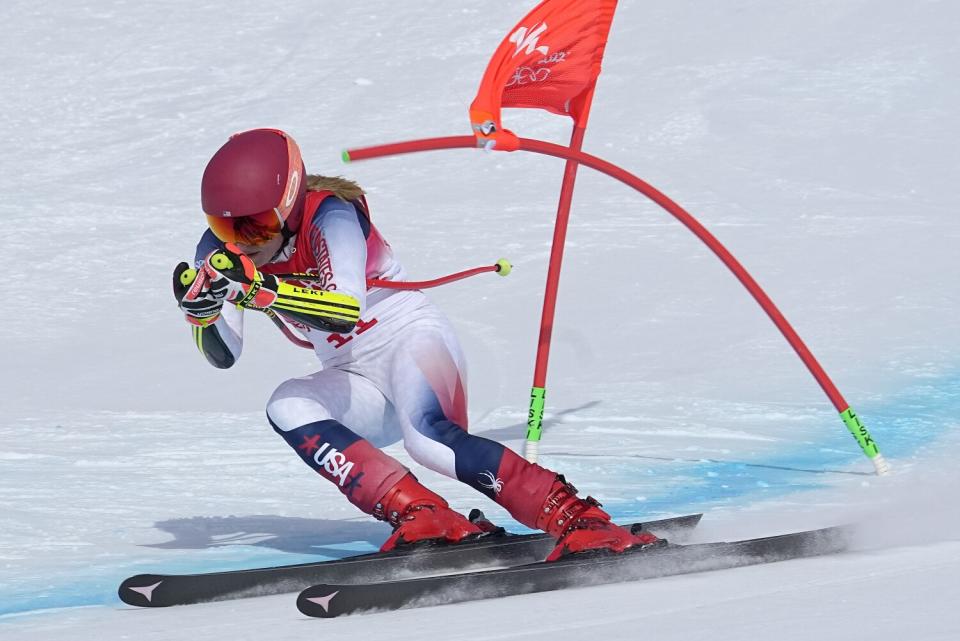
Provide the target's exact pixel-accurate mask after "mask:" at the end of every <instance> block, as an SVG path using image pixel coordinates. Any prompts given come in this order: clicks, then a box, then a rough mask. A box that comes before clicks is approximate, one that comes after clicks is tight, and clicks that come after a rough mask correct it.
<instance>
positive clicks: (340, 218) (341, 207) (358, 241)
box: [308, 196, 367, 315]
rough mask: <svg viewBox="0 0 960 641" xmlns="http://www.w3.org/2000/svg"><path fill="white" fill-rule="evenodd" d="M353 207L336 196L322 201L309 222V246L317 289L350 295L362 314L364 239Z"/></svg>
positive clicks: (365, 251)
mask: <svg viewBox="0 0 960 641" xmlns="http://www.w3.org/2000/svg"><path fill="white" fill-rule="evenodd" d="M362 216H363V214H361V213H359V212H358V211H357V209H356V207H354V206H353V204H351V203H349V202H345V201H343V200H340V199H339V198H336V197H332V196H331V197H329V198H327V199H326V200H324V201H323V202H322V203H321V204H320V207H319V208H318V209H317V213H316V214H314V216H313V219H312V220H311V221H310V227H309V230H308V233H309V234H310V247H311V249H312V251H313V257H314V260H315V261H316V263H317V267H318V268H319V274H320V282H319V287H320V288H321V289H325V290H327V291H337V292H340V293H341V294H346V295H348V296H351V297H352V298H353V299H354V300H356V301H357V303H358V304H359V307H360V314H361V315H362V314H363V312H364V310H365V308H366V298H367V239H366V235H365V234H364V228H363V226H362V224H361V220H360V219H361V217H362Z"/></svg>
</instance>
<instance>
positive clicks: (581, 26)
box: [470, 0, 617, 151]
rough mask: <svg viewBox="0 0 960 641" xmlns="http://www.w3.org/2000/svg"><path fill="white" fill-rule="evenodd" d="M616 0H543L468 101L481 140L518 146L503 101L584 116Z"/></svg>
mask: <svg viewBox="0 0 960 641" xmlns="http://www.w3.org/2000/svg"><path fill="white" fill-rule="evenodd" d="M616 7H617V0H544V1H543V2H541V3H540V4H538V5H537V6H536V7H534V8H533V10H532V11H531V12H530V13H528V14H527V15H526V16H525V17H524V18H523V19H522V20H521V21H520V22H518V23H517V25H516V26H515V27H514V28H513V29H512V30H511V31H510V33H509V35H507V37H506V38H505V39H504V40H503V42H501V43H500V46H499V47H497V50H496V51H495V52H494V54H493V57H492V58H491V59H490V63H489V64H488V65H487V70H486V71H485V72H484V74H483V79H482V80H481V81H480V89H479V90H478V91H477V95H476V97H475V98H474V99H473V103H472V104H471V105H470V124H471V126H472V127H473V132H474V135H475V136H476V138H477V146H479V147H489V146H491V143H493V146H494V147H495V148H496V149H498V150H500V151H514V150H516V149H517V145H518V143H517V138H516V136H515V135H514V134H513V133H512V132H510V131H509V130H506V129H503V127H502V125H501V122H500V109H501V108H503V107H515V108H537V109H546V110H547V111H550V112H552V113H555V114H560V115H567V116H570V117H571V118H573V119H574V120H575V121H576V122H578V123H580V122H582V121H585V120H586V117H587V115H588V114H587V112H588V110H589V100H588V99H587V98H588V96H590V94H591V92H592V90H593V85H594V83H595V82H596V79H597V76H598V75H599V74H600V61H601V60H602V59H603V51H604V48H605V47H606V45H607V36H608V35H609V33H610V23H611V22H612V21H613V13H614V11H615V10H616Z"/></svg>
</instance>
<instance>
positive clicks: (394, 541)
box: [373, 474, 483, 552]
mask: <svg viewBox="0 0 960 641" xmlns="http://www.w3.org/2000/svg"><path fill="white" fill-rule="evenodd" d="M373 516H374V517H375V518H377V519H379V520H381V521H387V522H388V523H390V525H392V526H393V534H392V535H391V536H390V538H389V539H387V541H386V543H384V544H383V545H382V546H381V547H380V551H381V552H387V551H389V550H393V549H395V548H397V547H399V546H402V545H411V544H413V543H418V542H420V541H445V542H447V543H456V542H457V541H462V540H463V539H465V538H468V537H474V536H480V535H481V534H482V533H483V530H482V529H480V528H479V527H477V526H476V525H474V524H473V523H471V522H470V521H468V520H467V518H466V517H465V516H463V515H462V514H460V513H459V512H455V511H453V510H451V509H450V506H449V505H447V502H446V501H444V500H443V498H442V497H440V496H438V495H437V494H434V493H433V492H431V491H430V490H428V489H427V488H425V487H424V486H423V485H421V484H420V481H418V480H417V477H415V476H414V475H413V474H407V475H406V476H404V477H403V478H402V479H400V481H399V482H397V484H396V485H394V486H393V487H391V488H390V489H389V490H387V493H386V494H384V496H383V498H382V499H380V501H378V502H377V505H376V508H374V512H373Z"/></svg>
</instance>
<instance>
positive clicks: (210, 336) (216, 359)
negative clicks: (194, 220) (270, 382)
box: [191, 229, 243, 369]
mask: <svg viewBox="0 0 960 641" xmlns="http://www.w3.org/2000/svg"><path fill="white" fill-rule="evenodd" d="M220 247H222V244H221V243H220V241H219V240H217V237H216V236H214V235H213V232H211V231H210V230H209V229H208V230H207V231H206V233H204V235H203V236H202V237H201V238H200V242H199V243H197V251H196V254H195V256H194V267H196V268H198V269H199V267H200V265H202V264H203V260H204V259H205V258H206V257H207V256H208V255H209V254H210V252H212V251H214V250H216V249H218V248H220ZM191 331H192V332H193V342H194V343H195V344H196V345H197V349H199V350H200V353H201V354H203V356H204V357H205V358H206V359H207V362H208V363H210V364H211V365H213V366H214V367H216V368H218V369H227V368H228V367H233V364H234V363H236V362H237V359H239V358H240V353H241V352H242V351H243V310H242V309H237V308H236V307H235V306H234V305H224V306H223V309H222V310H221V311H220V318H218V319H217V320H216V321H215V322H214V323H213V324H212V325H208V326H207V327H198V326H195V325H192V326H191Z"/></svg>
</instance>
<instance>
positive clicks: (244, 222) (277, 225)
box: [207, 207, 283, 246]
mask: <svg viewBox="0 0 960 641" xmlns="http://www.w3.org/2000/svg"><path fill="white" fill-rule="evenodd" d="M207 225H208V226H209V227H210V231H212V232H213V234H214V236H216V237H217V238H219V239H220V240H222V241H223V242H225V243H234V244H236V245H254V246H258V245H263V244H266V243H269V242H270V241H271V240H273V239H274V238H276V237H277V236H278V235H279V234H280V232H281V231H282V230H283V218H282V216H281V214H280V210H279V209H278V208H276V207H274V208H273V209H268V210H267V211H264V212H260V213H259V214H253V215H252V216H239V217H237V218H222V217H220V216H211V215H209V214H207Z"/></svg>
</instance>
